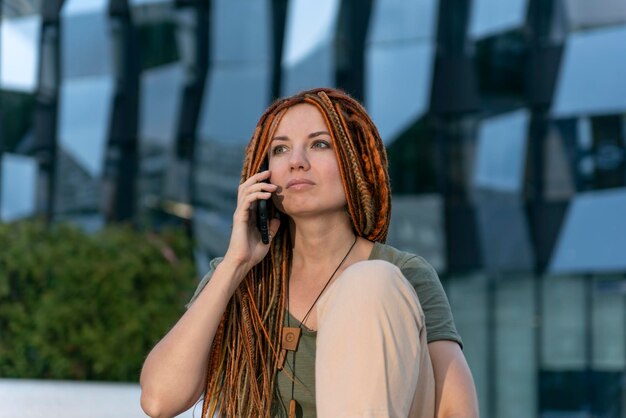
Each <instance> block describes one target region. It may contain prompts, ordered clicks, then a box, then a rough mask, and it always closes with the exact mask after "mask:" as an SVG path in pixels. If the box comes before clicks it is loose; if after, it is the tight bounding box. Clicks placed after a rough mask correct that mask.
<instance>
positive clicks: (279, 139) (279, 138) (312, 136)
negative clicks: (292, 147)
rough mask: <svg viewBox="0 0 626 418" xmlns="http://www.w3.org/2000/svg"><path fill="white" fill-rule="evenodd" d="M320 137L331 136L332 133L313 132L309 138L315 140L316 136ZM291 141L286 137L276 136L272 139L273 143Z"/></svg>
mask: <svg viewBox="0 0 626 418" xmlns="http://www.w3.org/2000/svg"><path fill="white" fill-rule="evenodd" d="M320 135H328V136H330V133H329V132H328V131H316V132H311V133H310V134H309V135H308V137H309V138H315V137H316V136H320ZM273 141H289V137H288V136H286V135H281V136H275V137H274V138H272V141H271V142H273Z"/></svg>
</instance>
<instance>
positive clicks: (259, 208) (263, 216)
mask: <svg viewBox="0 0 626 418" xmlns="http://www.w3.org/2000/svg"><path fill="white" fill-rule="evenodd" d="M267 168H268V167H267V161H265V162H264V163H263V164H262V165H261V169H260V170H259V172H262V171H266V170H267ZM263 181H264V182H265V183H268V181H267V180H263ZM270 199H271V198H270ZM269 205H270V202H269V199H268V200H264V199H259V200H257V202H256V226H257V228H259V232H260V233H261V241H263V244H269V243H270V227H269V219H270V215H269Z"/></svg>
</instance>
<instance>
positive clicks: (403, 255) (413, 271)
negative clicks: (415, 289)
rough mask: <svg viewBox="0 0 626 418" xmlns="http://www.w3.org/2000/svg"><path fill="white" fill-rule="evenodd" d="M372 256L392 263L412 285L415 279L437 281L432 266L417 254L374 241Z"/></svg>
mask: <svg viewBox="0 0 626 418" xmlns="http://www.w3.org/2000/svg"><path fill="white" fill-rule="evenodd" d="M372 258H373V259H378V260H385V261H388V262H390V263H391V264H394V265H395V266H397V267H398V268H399V269H400V271H402V273H403V274H404V276H405V277H406V278H407V279H408V280H409V281H410V282H412V283H413V284H414V285H415V284H417V283H415V281H434V282H437V283H438V282H439V276H438V275H437V272H436V271H435V269H434V268H433V266H431V265H430V263H429V262H428V261H426V260H425V259H424V258H423V257H421V256H419V255H416V254H412V253H409V252H406V251H402V250H399V249H397V248H395V247H393V246H391V245H387V244H381V243H375V245H374V248H373V250H372Z"/></svg>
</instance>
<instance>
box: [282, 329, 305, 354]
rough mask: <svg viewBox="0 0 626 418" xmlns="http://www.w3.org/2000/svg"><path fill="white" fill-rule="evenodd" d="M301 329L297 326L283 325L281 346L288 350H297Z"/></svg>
mask: <svg viewBox="0 0 626 418" xmlns="http://www.w3.org/2000/svg"><path fill="white" fill-rule="evenodd" d="M301 334H302V329H301V328H299V327H283V339H282V342H281V344H280V346H281V348H282V349H284V350H288V351H298V344H299V343H300V335H301Z"/></svg>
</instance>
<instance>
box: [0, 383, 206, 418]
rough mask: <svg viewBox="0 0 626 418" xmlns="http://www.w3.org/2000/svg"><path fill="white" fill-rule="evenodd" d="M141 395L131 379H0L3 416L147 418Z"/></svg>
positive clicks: (187, 415)
mask: <svg viewBox="0 0 626 418" xmlns="http://www.w3.org/2000/svg"><path fill="white" fill-rule="evenodd" d="M139 398H140V389H139V385H138V384H132V383H99V382H74V381H59V380H26V379H0V418H31V417H32V418H35V417H37V418H39V417H49V418H57V417H58V418H111V417H120V418H145V417H146V414H144V413H143V411H142V410H141V406H140V405H139ZM192 411H193V408H192V409H190V410H189V411H187V412H185V413H183V414H181V415H179V417H183V418H192V417H193V413H192ZM200 411H201V406H200V405H199V404H198V405H197V408H196V416H199V415H200Z"/></svg>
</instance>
